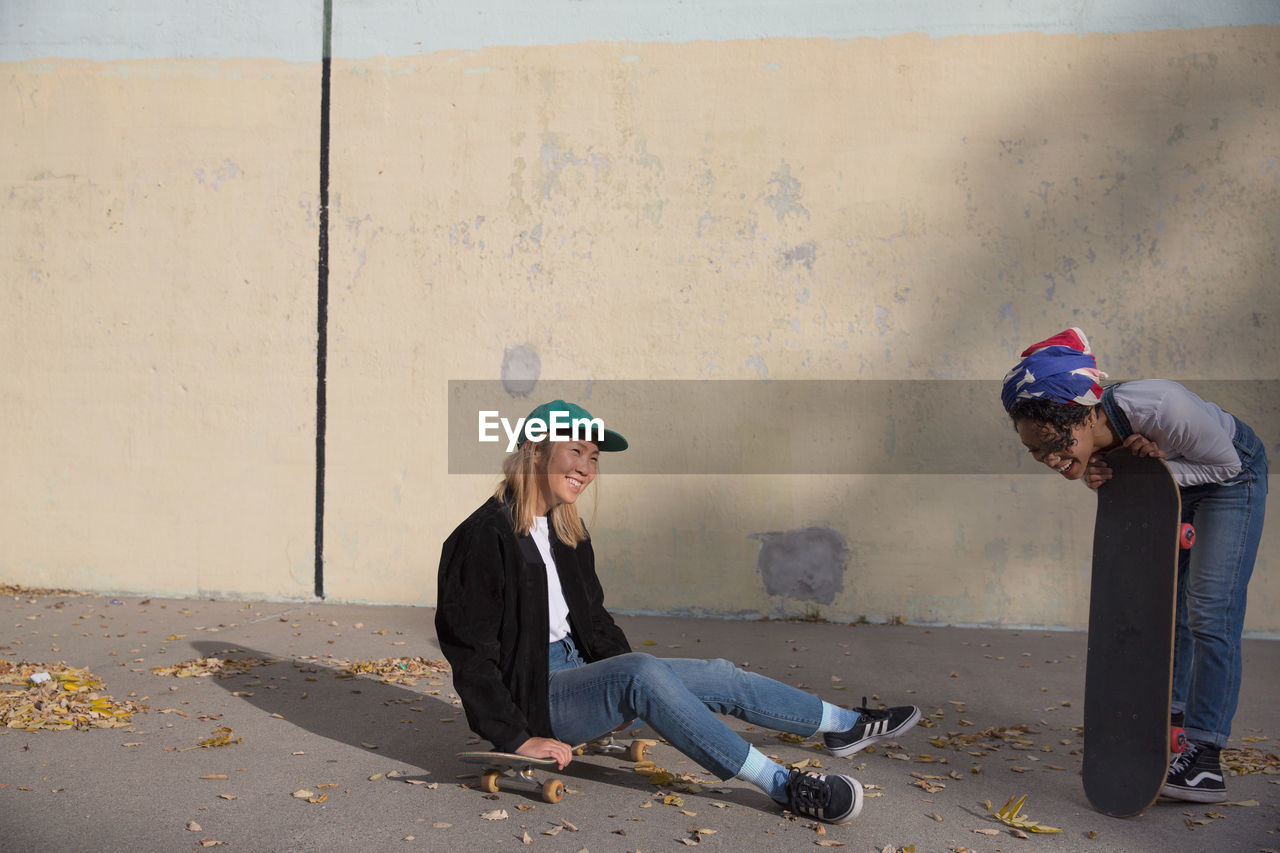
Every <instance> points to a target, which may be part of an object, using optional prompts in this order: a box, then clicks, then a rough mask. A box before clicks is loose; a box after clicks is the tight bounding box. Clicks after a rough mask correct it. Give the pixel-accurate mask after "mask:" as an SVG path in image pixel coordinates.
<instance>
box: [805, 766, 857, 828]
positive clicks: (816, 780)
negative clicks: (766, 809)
mask: <svg viewBox="0 0 1280 853" xmlns="http://www.w3.org/2000/svg"><path fill="white" fill-rule="evenodd" d="M787 808H789V809H790V810H791V813H792V814H794V815H797V816H798V817H811V818H816V819H818V820H823V821H826V822H827V823H848V822H849V821H851V820H853V819H854V818H855V817H857V816H858V814H859V813H860V812H861V811H862V785H860V784H859V783H858V780H857V779H854V778H853V777H851V776H837V775H834V774H832V775H830V776H824V775H822V774H820V773H805V772H803V771H801V770H792V771H791V777H790V778H789V779H787Z"/></svg>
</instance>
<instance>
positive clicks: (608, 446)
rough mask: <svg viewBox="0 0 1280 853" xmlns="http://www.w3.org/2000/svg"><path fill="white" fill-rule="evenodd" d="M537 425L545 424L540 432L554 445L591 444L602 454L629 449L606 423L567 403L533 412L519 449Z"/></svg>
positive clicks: (530, 414) (524, 429) (561, 401)
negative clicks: (549, 438) (571, 442)
mask: <svg viewBox="0 0 1280 853" xmlns="http://www.w3.org/2000/svg"><path fill="white" fill-rule="evenodd" d="M534 421H540V422H541V423H542V425H543V426H542V427H541V428H539V430H540V432H541V433H542V434H543V435H550V436H551V438H552V440H553V441H575V440H577V441H592V442H595V445H596V446H597V447H599V448H600V450H601V452H603V453H616V452H617V451H619V450H626V449H627V440H626V439H625V438H623V437H622V435H621V434H619V433H616V432H614V431H613V430H611V429H605V427H604V420H603V419H601V418H593V417H592V416H591V413H590V412H588V411H587V410H586V409H584V408H582V407H581V406H579V405H578V404H577V403H566V402H565V401H564V400H552V401H551V402H550V403H543V404H542V405H541V406H538V408H536V409H534V410H533V411H532V412H530V413H529V416H528V417H527V418H525V419H524V426H523V427H522V428H521V429H520V440H519V441H518V442H516V447H520V446H521V445H522V444H524V440H525V438H527V437H528V434H529V433H528V430H529V427H530V425H531V424H533V423H534ZM535 437H536V436H535Z"/></svg>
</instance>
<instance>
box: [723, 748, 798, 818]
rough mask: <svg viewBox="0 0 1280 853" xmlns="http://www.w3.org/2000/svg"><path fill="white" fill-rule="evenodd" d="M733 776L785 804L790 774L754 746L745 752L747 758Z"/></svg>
mask: <svg viewBox="0 0 1280 853" xmlns="http://www.w3.org/2000/svg"><path fill="white" fill-rule="evenodd" d="M734 776H736V777H737V778H738V779H741V780H742V781H744V782H750V783H751V784H752V785H755V786H756V787H757V788H759V789H760V790H761V791H764V792H765V793H766V794H768V795H769V796H771V797H773V798H774V799H775V800H777V801H778V802H780V803H782V804H784V805H785V804H786V802H787V779H788V778H790V776H791V774H790V773H788V772H787V768H785V767H783V766H782V765H781V764H778V763H777V762H774V761H770V760H769V759H768V758H766V757H765V755H764V753H762V752H761V751H760V750H758V749H756V748H755V747H754V746H753V747H751V749H750V750H749V751H748V752H747V760H746V761H744V762H742V767H741V768H740V769H739V770H738V772H737V773H735V774H734Z"/></svg>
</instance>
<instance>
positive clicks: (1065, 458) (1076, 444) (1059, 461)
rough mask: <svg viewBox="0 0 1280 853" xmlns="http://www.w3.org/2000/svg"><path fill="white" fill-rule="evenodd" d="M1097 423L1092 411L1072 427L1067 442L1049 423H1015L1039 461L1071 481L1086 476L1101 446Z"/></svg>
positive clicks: (1020, 435) (1030, 451) (1024, 442)
mask: <svg viewBox="0 0 1280 853" xmlns="http://www.w3.org/2000/svg"><path fill="white" fill-rule="evenodd" d="M1096 423H1097V418H1096V417H1095V416H1094V415H1093V414H1092V413H1090V415H1089V417H1088V418H1086V419H1085V421H1084V423H1081V424H1076V425H1075V426H1073V427H1071V438H1070V440H1069V441H1068V442H1066V443H1065V444H1064V443H1063V442H1062V441H1061V439H1060V438H1059V437H1058V434H1057V433H1056V432H1055V431H1054V430H1053V429H1052V428H1051V427H1050V426H1049V425H1048V424H1044V423H1040V422H1039V421H1032V420H1020V421H1018V422H1017V423H1016V424H1015V426H1016V427H1017V430H1018V438H1020V439H1022V444H1023V445H1024V446H1025V447H1026V448H1027V451H1028V452H1029V453H1030V454H1031V455H1032V457H1034V458H1035V460H1036V461H1037V462H1042V463H1044V464H1045V465H1048V466H1049V467H1050V468H1052V469H1053V470H1055V471H1057V472H1058V473H1059V474H1061V475H1062V476H1063V477H1065V478H1066V479H1068V480H1079V479H1080V478H1081V477H1083V476H1084V472H1085V468H1086V467H1087V466H1088V464H1089V457H1090V456H1092V455H1093V454H1095V453H1097V452H1098V451H1099V450H1100V449H1101V447H1100V446H1099V444H1098V441H1097V436H1096V434H1095V433H1096V430H1095V428H1094V427H1095V424H1096Z"/></svg>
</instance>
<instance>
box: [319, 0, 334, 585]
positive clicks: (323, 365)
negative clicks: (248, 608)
mask: <svg viewBox="0 0 1280 853" xmlns="http://www.w3.org/2000/svg"><path fill="white" fill-rule="evenodd" d="M321 41H322V45H323V47H322V48H321V51H320V238H319V246H318V248H317V252H316V521H315V525H316V546H315V547H316V567H315V575H316V577H315V593H316V598H324V466H325V419H326V416H327V414H328V398H329V395H328V390H327V382H328V368H329V107H330V92H331V88H330V79H331V72H332V66H333V55H332V46H333V0H324V27H323V37H322V40H321Z"/></svg>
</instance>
